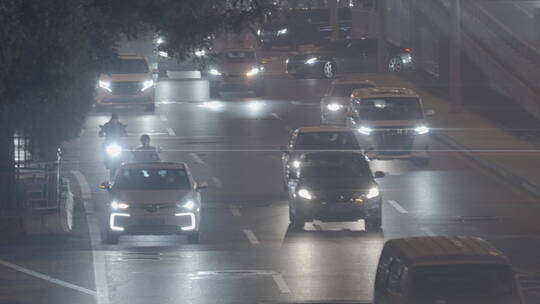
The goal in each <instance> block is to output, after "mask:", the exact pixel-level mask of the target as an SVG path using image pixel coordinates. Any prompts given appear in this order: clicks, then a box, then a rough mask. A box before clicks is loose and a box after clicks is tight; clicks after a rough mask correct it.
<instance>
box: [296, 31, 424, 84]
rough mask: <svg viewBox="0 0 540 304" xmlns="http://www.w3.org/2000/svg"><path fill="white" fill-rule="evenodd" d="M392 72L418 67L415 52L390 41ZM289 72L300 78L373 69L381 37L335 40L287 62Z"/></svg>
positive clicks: (388, 62) (328, 76) (389, 58)
mask: <svg viewBox="0 0 540 304" xmlns="http://www.w3.org/2000/svg"><path fill="white" fill-rule="evenodd" d="M387 54H388V59H387V60H388V61H387V66H388V71H390V72H395V73H397V72H401V71H403V70H405V69H411V68H413V67H414V58H413V54H412V51H411V50H410V49H407V48H401V47H398V46H396V45H394V44H392V43H388V52H387ZM286 65H287V73H288V74H290V75H292V76H294V77H298V78H303V77H307V76H322V77H325V78H334V77H335V76H336V75H337V73H351V72H372V71H375V70H376V67H377V39H375V38H365V39H347V40H338V41H334V42H331V43H329V44H327V45H325V46H323V47H321V48H320V49H319V50H318V51H316V52H309V53H303V54H299V55H296V56H292V57H290V58H289V59H287V61H286Z"/></svg>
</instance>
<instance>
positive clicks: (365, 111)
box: [356, 97, 424, 120]
mask: <svg viewBox="0 0 540 304" xmlns="http://www.w3.org/2000/svg"><path fill="white" fill-rule="evenodd" d="M356 108H357V109H358V112H359V114H360V119H363V120H420V119H424V113H423V111H422V106H421V104H420V100H419V99H418V98H416V97H380V98H366V99H362V100H361V101H360V103H359V104H357V105H356Z"/></svg>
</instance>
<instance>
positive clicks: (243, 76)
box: [205, 49, 264, 97]
mask: <svg viewBox="0 0 540 304" xmlns="http://www.w3.org/2000/svg"><path fill="white" fill-rule="evenodd" d="M213 61H214V63H213V64H211V65H210V67H209V69H208V70H207V71H206V72H205V76H206V77H207V78H208V80H209V81H210V94H211V95H212V96H213V97H216V96H217V95H218V94H219V93H220V92H235V91H253V92H254V93H255V95H256V96H262V94H263V93H264V73H263V66H262V64H261V63H260V62H259V60H258V58H257V54H256V53H255V51H254V50H253V49H226V50H222V51H221V52H219V53H217V54H215V56H214V58H213Z"/></svg>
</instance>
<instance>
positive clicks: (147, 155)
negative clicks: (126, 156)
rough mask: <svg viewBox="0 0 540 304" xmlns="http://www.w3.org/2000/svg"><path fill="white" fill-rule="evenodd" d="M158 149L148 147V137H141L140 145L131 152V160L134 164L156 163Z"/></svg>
mask: <svg viewBox="0 0 540 304" xmlns="http://www.w3.org/2000/svg"><path fill="white" fill-rule="evenodd" d="M158 153H159V149H158V148H156V147H153V146H151V145H150V136H149V135H148V134H143V135H141V145H140V146H139V147H137V148H136V149H135V150H134V151H133V158H134V160H135V161H136V162H158V161H160V158H159V154H158Z"/></svg>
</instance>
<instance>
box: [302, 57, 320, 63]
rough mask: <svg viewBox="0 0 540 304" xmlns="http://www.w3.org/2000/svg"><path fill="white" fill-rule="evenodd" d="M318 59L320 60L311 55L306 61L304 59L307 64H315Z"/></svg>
mask: <svg viewBox="0 0 540 304" xmlns="http://www.w3.org/2000/svg"><path fill="white" fill-rule="evenodd" d="M317 60H319V58H317V57H311V58H308V59H306V61H304V63H305V64H314V63H315V62H317Z"/></svg>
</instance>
